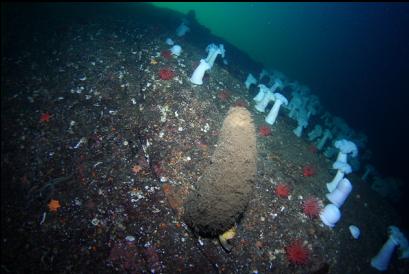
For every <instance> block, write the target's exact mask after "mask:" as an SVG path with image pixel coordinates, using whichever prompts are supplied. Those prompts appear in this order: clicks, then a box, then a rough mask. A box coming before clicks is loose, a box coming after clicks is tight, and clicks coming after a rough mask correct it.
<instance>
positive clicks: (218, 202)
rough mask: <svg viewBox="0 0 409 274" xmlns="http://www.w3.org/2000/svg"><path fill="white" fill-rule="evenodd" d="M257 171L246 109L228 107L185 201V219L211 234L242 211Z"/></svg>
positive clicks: (231, 222) (251, 125)
mask: <svg viewBox="0 0 409 274" xmlns="http://www.w3.org/2000/svg"><path fill="white" fill-rule="evenodd" d="M256 172H257V147H256V130H255V127H254V123H253V119H252V118H251V114H250V112H249V111H248V110H247V109H245V108H242V107H233V108H231V109H230V110H229V112H228V114H227V117H226V118H225V120H224V122H223V127H222V129H221V132H220V136H219V140H218V143H217V147H216V150H215V152H214V154H213V156H212V162H211V164H210V165H209V166H208V167H207V169H206V170H205V172H204V174H203V175H202V176H201V177H200V178H199V181H198V183H197V189H196V190H194V191H192V192H191V193H190V194H189V196H188V198H187V200H186V203H185V214H184V220H185V222H186V223H187V224H188V225H189V226H190V227H191V228H192V229H193V230H194V232H195V233H197V234H200V235H203V236H208V237H215V236H217V235H219V234H221V233H223V232H225V231H226V230H228V229H230V228H231V227H232V226H233V225H234V223H235V222H237V221H238V220H239V218H240V217H241V216H242V214H243V213H244V211H245V209H246V207H247V205H248V202H249V200H250V198H251V195H252V192H253V186H254V184H255V177H256Z"/></svg>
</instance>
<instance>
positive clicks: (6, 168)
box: [1, 17, 408, 273]
mask: <svg viewBox="0 0 409 274" xmlns="http://www.w3.org/2000/svg"><path fill="white" fill-rule="evenodd" d="M20 27H21V26H20ZM175 27H176V26H175ZM170 29H171V30H170ZM21 33H23V29H21ZM22 36H23V37H22ZM168 36H170V37H174V28H173V27H172V28H169V27H168V26H165V25H163V24H162V23H161V21H157V22H155V21H154V22H149V23H147V22H145V21H144V20H137V19H135V18H127V17H125V18H117V17H105V18H101V19H95V20H86V21H75V22H72V23H70V24H69V25H64V26H55V28H54V31H51V32H48V33H42V30H41V29H37V30H36V31H35V32H29V33H28V32H27V33H24V35H23V34H20V35H19V33H18V31H17V33H9V34H7V38H8V39H7V40H6V42H4V43H6V44H7V47H6V50H4V51H3V55H2V94H1V96H2V102H1V104H2V108H1V123H2V141H1V149H2V157H1V190H2V191H1V213H2V248H1V250H2V251H1V253H2V255H1V257H2V262H1V268H2V272H4V273H46V272H57V273H113V272H117V273H151V272H154V273H252V272H258V273H376V272H377V271H376V270H374V269H373V268H371V267H370V259H371V258H372V257H373V256H374V255H375V254H376V253H377V252H378V250H379V248H380V247H381V246H382V244H383V243H384V241H385V240H386V237H387V235H386V228H387V226H389V225H391V224H395V225H399V223H400V219H399V216H398V215H397V214H396V213H394V211H393V209H392V208H391V207H390V206H389V205H388V203H387V202H385V201H384V200H382V199H381V198H380V197H379V196H378V195H377V194H375V193H374V192H373V191H372V190H371V189H370V188H369V186H368V185H366V184H365V183H364V182H363V181H361V180H360V176H359V174H354V173H352V174H350V175H349V176H348V177H349V179H350V180H351V182H352V184H353V187H354V188H353V191H352V193H351V195H350V197H349V198H348V200H347V202H346V203H345V205H344V206H343V207H342V209H341V211H342V219H341V220H340V221H339V223H337V225H336V226H335V228H333V229H330V228H328V227H326V226H324V225H323V224H322V222H321V220H320V219H319V218H310V217H308V216H306V215H305V214H304V213H303V210H302V204H303V201H305V200H306V199H307V198H309V197H317V198H318V199H319V200H321V201H322V203H323V204H326V203H328V201H326V200H325V194H326V187H325V183H326V182H329V181H330V180H331V179H332V177H333V176H334V170H332V169H331V165H332V160H329V159H326V158H325V157H324V156H323V155H322V153H320V152H317V151H316V150H314V149H311V143H310V142H308V141H307V140H306V139H305V138H298V137H296V136H295V135H294V133H293V132H292V130H293V129H294V128H295V127H296V122H295V121H293V120H291V119H290V118H288V116H287V115H286V113H287V110H285V109H282V110H281V112H280V114H279V116H278V119H277V122H276V123H275V124H274V126H273V127H271V134H270V135H268V136H263V135H262V134H260V133H259V132H258V135H257V151H258V156H257V177H256V181H255V186H254V192H253V194H252V197H251V199H250V203H249V205H248V207H247V210H246V211H245V213H244V215H243V217H242V219H241V220H240V222H239V223H238V224H237V229H236V234H235V236H234V237H233V238H232V239H230V240H229V243H230V244H231V245H232V249H231V251H230V252H227V251H226V250H225V249H223V247H222V246H221V245H220V243H219V241H218V240H217V239H209V238H201V237H197V236H195V235H194V234H193V233H192V232H191V230H190V229H189V227H187V225H186V224H185V223H184V222H183V219H182V215H183V210H184V208H183V204H184V201H185V199H186V197H187V195H188V194H189V192H190V191H191V190H192V189H194V188H195V184H196V182H197V181H198V178H199V177H200V176H201V175H202V174H203V172H204V170H205V168H206V167H207V166H208V165H209V163H210V159H211V156H212V154H213V152H214V150H215V144H216V143H217V140H218V134H219V129H220V128H221V125H222V123H223V120H224V118H225V116H226V114H227V111H228V110H229V108H230V107H231V106H237V105H239V106H242V107H247V108H248V109H249V110H250V111H251V113H252V116H253V119H254V123H255V126H256V128H257V130H258V129H259V128H260V127H261V126H263V125H266V124H265V122H264V117H265V114H261V113H258V112H257V111H255V110H254V103H253V101H252V98H253V97H254V95H255V92H256V91H255V88H252V89H250V91H249V90H247V89H246V88H245V86H244V83H243V82H244V80H245V79H244V77H245V75H247V73H248V71H247V69H246V67H236V68H234V71H235V72H236V73H231V71H232V70H231V69H230V68H229V66H230V64H229V65H224V64H223V63H222V62H216V64H215V66H214V67H213V68H212V69H211V71H209V72H208V73H207V74H206V76H205V78H204V84H203V85H201V86H193V85H192V84H191V83H190V82H189V77H190V76H191V74H192V72H193V70H194V68H195V67H196V66H197V64H198V61H199V60H200V59H201V58H203V56H204V55H205V52H204V48H200V47H197V46H196V45H194V44H192V43H190V41H189V35H186V36H185V37H182V38H179V39H175V41H176V42H177V43H178V44H180V45H181V46H182V48H183V52H182V54H181V55H180V56H179V57H177V58H176V57H170V58H168V57H169V56H167V55H166V53H164V51H165V50H167V49H168V48H169V46H168V45H166V44H165V38H166V37H168ZM23 38H24V39H23ZM211 42H213V41H208V43H211ZM2 43H3V42H2ZM28 45H30V46H28ZM11 48H13V50H11ZM228 54H229V49H228V48H226V55H227V56H228ZM218 61H220V60H218ZM164 69H166V70H170V71H172V73H171V77H170V79H169V80H164V79H162V78H163V72H164V71H163V70H164ZM161 75H162V78H161ZM240 75H241V76H242V77H239V76H240ZM306 166H309V167H313V169H314V171H315V172H314V174H313V175H312V176H304V175H305V174H304V173H303V168H304V167H306ZM278 184H285V185H287V186H288V187H289V195H288V196H287V197H280V196H278V195H277V194H276V193H275V188H276V186H277V185H278ZM351 224H355V225H357V226H359V227H360V229H361V237H360V238H359V239H358V240H355V239H353V238H352V236H351V234H350V232H349V230H348V227H349V225H351ZM295 240H299V241H300V242H301V243H302V245H304V246H305V248H306V249H307V251H308V254H309V256H308V260H307V261H306V262H305V264H302V265H297V264H294V263H292V262H291V261H289V259H288V256H287V254H286V247H288V246H289V245H290V244H291V243H292V242H293V241H295ZM407 267H408V264H407V262H405V261H402V260H397V258H396V257H394V259H393V260H392V262H391V266H390V273H405V269H406V270H407Z"/></svg>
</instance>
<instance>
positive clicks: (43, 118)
mask: <svg viewBox="0 0 409 274" xmlns="http://www.w3.org/2000/svg"><path fill="white" fill-rule="evenodd" d="M50 117H51V114H50V113H48V112H46V113H43V114H41V116H40V122H47V123H48V122H49V121H50Z"/></svg>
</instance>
